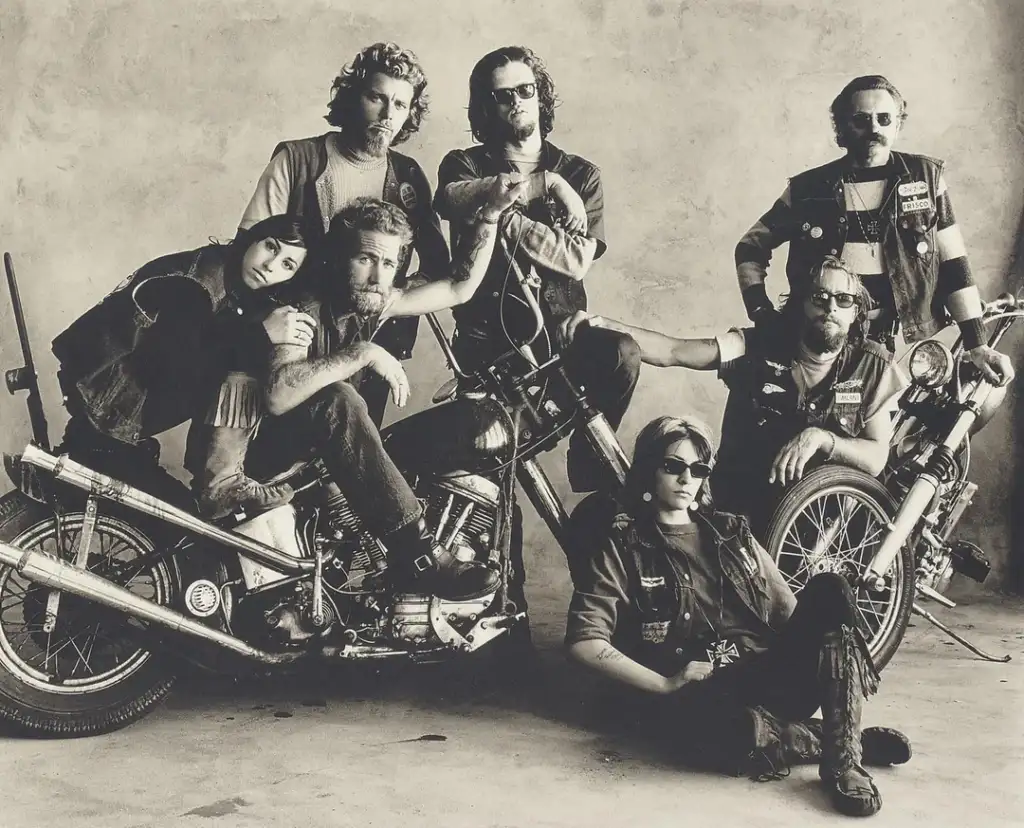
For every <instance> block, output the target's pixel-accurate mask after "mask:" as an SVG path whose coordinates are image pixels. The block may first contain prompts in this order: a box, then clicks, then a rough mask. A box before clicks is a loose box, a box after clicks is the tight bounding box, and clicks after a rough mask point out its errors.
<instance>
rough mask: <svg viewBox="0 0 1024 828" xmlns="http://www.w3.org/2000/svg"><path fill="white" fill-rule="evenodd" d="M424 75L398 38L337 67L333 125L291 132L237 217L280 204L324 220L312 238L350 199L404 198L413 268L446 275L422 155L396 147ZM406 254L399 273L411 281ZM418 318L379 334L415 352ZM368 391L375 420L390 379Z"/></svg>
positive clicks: (392, 346)
mask: <svg viewBox="0 0 1024 828" xmlns="http://www.w3.org/2000/svg"><path fill="white" fill-rule="evenodd" d="M426 87H427V78H426V75H425V74H424V71H423V67H422V66H421V65H420V63H419V59H418V58H417V57H416V55H415V54H414V53H413V52H411V51H409V50H408V49H402V48H400V47H399V46H397V45H396V44H394V43H374V44H373V45H372V46H367V47H366V48H365V49H363V50H362V51H360V52H359V53H358V54H357V55H356V56H355V58H354V59H353V60H352V61H351V62H350V63H349V64H348V65H347V66H345V67H344V68H343V69H342V70H341V74H339V75H338V76H337V77H336V78H335V79H334V85H333V86H332V88H331V92H332V100H331V103H330V107H329V110H328V113H327V115H326V116H325V120H326V121H327V123H329V124H330V125H331V126H332V127H336V128H337V129H335V130H332V131H330V132H327V133H325V134H323V135H319V136H316V137H314V138H303V139H301V140H298V141H285V142H283V143H281V144H278V145H277V147H276V148H275V149H274V153H273V157H272V158H271V160H270V163H269V164H268V166H267V168H266V169H265V170H264V171H263V174H262V175H261V176H260V179H259V181H258V182H257V184H256V192H255V193H253V196H252V199H251V200H250V201H249V206H248V207H246V209H245V213H244V214H243V216H242V221H241V224H240V227H241V228H243V229H244V228H246V227H249V226H251V225H253V224H255V223H256V222H257V221H260V220H261V219H263V218H265V217H267V216H270V215H276V214H278V213H285V212H288V213H291V214H294V215H300V216H305V217H306V218H307V219H308V220H309V223H310V224H311V225H312V226H313V227H314V229H316V230H318V233H319V235H318V236H317V237H316V238H314V239H313V240H312V242H313V243H314V244H315V242H316V241H317V240H318V239H319V238H320V237H322V236H323V233H324V232H326V230H327V228H328V227H329V226H330V223H331V219H333V218H334V216H335V215H337V214H338V212H340V211H341V210H342V209H343V208H344V207H345V206H346V205H348V204H350V203H351V202H352V201H354V200H355V199H357V198H360V197H363V196H367V197H373V198H381V199H383V200H384V201H387V202H390V203H391V204H396V205H397V206H399V207H401V208H402V209H403V210H405V212H406V213H407V214H408V216H409V221H410V223H411V224H412V227H413V231H414V241H413V249H414V250H415V251H416V254H417V256H418V257H419V272H418V273H417V274H416V275H415V276H414V277H412V278H414V279H415V278H416V277H422V279H425V280H428V281H429V280H434V279H444V278H446V276H447V274H448V272H449V270H448V268H449V264H450V259H449V255H448V247H447V245H446V244H445V240H444V236H443V235H442V233H441V224H440V222H439V221H438V218H437V215H436V214H435V213H434V210H433V208H432V206H431V202H432V198H433V194H432V192H431V189H430V184H429V183H428V181H427V177H426V175H424V173H423V170H422V169H421V168H420V165H419V164H417V163H416V161H415V160H413V159H412V158H410V157H409V156H407V155H403V154H401V153H399V152H396V151H395V150H394V149H393V147H394V146H397V145H398V144H401V143H403V142H404V141H407V140H408V139H409V138H410V137H411V136H413V135H414V134H416V133H417V132H418V131H419V128H420V126H421V124H422V122H423V118H424V116H425V115H426V113H427V110H428V105H429V101H428V98H427V92H426ZM409 264H410V259H409V258H408V257H407V258H406V259H405V261H403V262H402V263H401V267H400V269H399V271H398V272H397V273H396V276H395V280H396V284H397V285H398V286H402V285H404V284H405V282H406V279H407V272H408V268H409ZM290 322H291V323H292V325H293V326H294V327H296V328H298V329H300V330H301V331H302V332H303V333H304V335H305V336H306V337H307V341H308V340H309V339H311V338H312V335H313V330H312V328H313V320H312V319H310V318H309V317H308V316H302V315H300V314H299V313H298V312H297V311H296V313H295V314H294V316H293V318H292V319H291V320H290ZM417 325H418V323H417V320H416V319H415V318H402V319H391V320H389V321H387V322H385V323H384V325H383V326H382V327H381V330H380V332H379V333H378V335H377V338H376V342H377V343H378V344H379V345H381V346H382V347H383V348H385V349H386V350H387V351H388V352H389V353H391V354H393V355H394V356H396V357H397V358H398V359H402V360H405V359H409V357H410V356H412V348H413V344H414V343H415V341H416V329H417ZM362 394H363V396H364V397H365V398H366V401H367V405H368V406H369V407H370V414H371V416H372V417H373V420H374V422H376V423H377V424H378V425H379V424H380V422H381V420H382V419H383V417H384V409H385V407H386V405H387V395H388V386H387V384H386V383H385V382H383V381H382V380H379V379H378V378H375V377H374V378H369V379H368V380H367V382H365V383H364V384H363V387H362Z"/></svg>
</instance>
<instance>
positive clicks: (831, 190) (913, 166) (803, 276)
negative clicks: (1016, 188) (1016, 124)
mask: <svg viewBox="0 0 1024 828" xmlns="http://www.w3.org/2000/svg"><path fill="white" fill-rule="evenodd" d="M847 163H848V162H847V161H846V160H845V159H837V160H835V161H832V162H830V163H828V164H825V165H824V166H821V167H816V168H815V169H813V170H807V171H806V172H803V173H800V175H797V176H795V177H794V178H793V179H792V180H791V181H790V197H791V200H792V210H791V212H790V215H789V216H788V221H787V224H788V225H789V226H788V227H785V228H782V227H780V228H778V234H779V237H780V238H788V239H789V243H790V244H789V260H788V262H787V264H786V275H787V277H788V278H789V284H790V286H795V285H798V284H801V283H802V282H805V281H806V280H807V279H808V278H809V277H810V275H811V273H812V272H813V270H814V269H815V268H816V267H817V266H818V265H819V264H820V263H821V261H822V259H823V258H824V257H825V256H826V255H832V256H842V253H843V247H844V245H845V244H846V238H847V232H848V230H849V228H848V227H847V224H846V222H847V219H846V201H845V196H844V190H843V173H844V171H845V170H846V169H847ZM892 163H893V164H894V165H895V166H896V169H897V171H898V176H899V178H898V181H897V182H896V186H895V187H894V188H893V189H892V190H891V191H890V192H889V194H888V197H887V198H886V200H885V202H884V203H883V205H882V219H883V230H882V249H883V251H884V253H885V258H886V261H887V262H888V269H889V279H890V282H891V284H892V291H893V296H894V298H895V300H896V310H897V312H898V314H899V319H900V324H901V326H902V329H903V336H904V338H905V339H906V340H907V341H908V342H915V341H917V340H920V339H926V338H927V337H929V336H932V335H933V334H935V333H937V332H938V331H940V330H941V329H942V328H943V327H945V325H946V324H947V323H946V310H945V306H944V301H943V299H944V297H942V296H941V295H939V293H938V291H937V288H938V282H939V253H938V244H937V239H936V234H937V232H938V231H937V221H938V217H937V213H936V203H937V197H938V188H939V179H940V177H941V174H942V162H941V161H938V160H936V159H934V158H928V157H926V156H923V155H911V154H909V153H900V152H893V153H892ZM925 199H927V202H928V205H929V206H927V207H926V208H925V209H920V207H921V206H922V205H923V204H924V202H925ZM908 207H912V208H914V209H909V210H908V209H907V208H908Z"/></svg>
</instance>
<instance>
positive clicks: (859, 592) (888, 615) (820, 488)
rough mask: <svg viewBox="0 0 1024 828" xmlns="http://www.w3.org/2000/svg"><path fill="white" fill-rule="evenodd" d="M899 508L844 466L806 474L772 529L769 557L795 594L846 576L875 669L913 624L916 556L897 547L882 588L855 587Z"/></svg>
mask: <svg viewBox="0 0 1024 828" xmlns="http://www.w3.org/2000/svg"><path fill="white" fill-rule="evenodd" d="M895 514H896V504H895V503H894V502H893V499H892V497H891V496H890V495H889V493H888V491H886V489H885V487H884V486H883V485H882V484H881V483H879V482H878V480H876V479H875V478H873V477H871V476H870V475H867V474H864V473H863V472H859V471H857V470H855V469H849V468H843V467H841V466H825V467H823V468H820V469H816V470H814V471H813V472H811V473H810V474H808V475H807V476H806V477H805V478H804V479H803V480H801V481H800V482H799V483H798V484H797V485H796V486H794V487H793V488H792V489H791V490H790V491H789V492H788V493H787V494H786V496H785V497H784V498H783V499H782V501H781V502H780V503H779V506H778V508H777V509H776V511H775V514H774V515H773V517H772V520H771V523H770V524H769V527H768V541H767V550H768V554H769V555H771V556H772V558H773V559H774V560H775V562H776V563H777V564H778V566H779V569H780V570H781V571H782V574H783V575H784V576H785V578H786V580H787V581H788V582H789V585H790V586H791V587H792V588H793V591H794V592H799V591H800V590H801V589H803V587H804V586H805V585H806V584H807V582H808V581H809V580H810V579H811V578H812V577H814V576H815V575H818V574H820V573H823V572H834V573H836V574H838V575H842V576H843V577H845V578H846V579H847V580H848V581H849V583H850V585H851V586H852V587H853V589H854V596H855V599H856V607H857V620H858V623H859V625H860V629H861V632H863V633H864V637H865V639H866V640H867V642H868V649H869V650H870V652H871V656H872V658H873V659H874V662H875V666H876V667H877V668H878V669H879V670H881V669H882V668H883V667H884V666H885V665H886V664H888V663H889V660H890V659H891V658H892V657H893V654H894V653H895V652H896V648H897V647H899V645H900V642H901V641H902V640H903V635H904V634H905V633H906V629H907V622H908V621H909V619H910V609H911V604H912V603H913V597H914V559H913V555H912V552H911V550H910V548H909V547H908V546H904V548H903V549H902V550H900V554H899V555H898V556H897V558H896V560H895V561H893V564H892V566H891V567H889V571H888V572H886V573H885V587H884V589H882V590H881V591H877V592H876V591H874V590H868V589H865V588H863V587H858V585H857V584H858V581H859V579H860V576H861V575H862V574H863V572H864V571H865V570H866V569H867V567H868V564H869V563H870V562H871V559H872V558H873V557H874V556H875V553H876V552H877V551H878V547H879V545H880V544H881V541H882V538H883V536H884V534H885V531H886V526H887V525H888V524H889V522H890V521H891V520H892V517H893V516H894V515H895Z"/></svg>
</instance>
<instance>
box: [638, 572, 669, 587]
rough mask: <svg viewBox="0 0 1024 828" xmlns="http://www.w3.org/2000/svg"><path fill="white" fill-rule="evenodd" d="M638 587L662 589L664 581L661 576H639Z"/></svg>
mask: <svg viewBox="0 0 1024 828" xmlns="http://www.w3.org/2000/svg"><path fill="white" fill-rule="evenodd" d="M640 586H642V587H643V588H644V589H655V588H656V587H663V586H665V579H664V578H663V577H662V576H661V575H655V576H654V577H653V578H650V577H647V576H645V575H641V576H640Z"/></svg>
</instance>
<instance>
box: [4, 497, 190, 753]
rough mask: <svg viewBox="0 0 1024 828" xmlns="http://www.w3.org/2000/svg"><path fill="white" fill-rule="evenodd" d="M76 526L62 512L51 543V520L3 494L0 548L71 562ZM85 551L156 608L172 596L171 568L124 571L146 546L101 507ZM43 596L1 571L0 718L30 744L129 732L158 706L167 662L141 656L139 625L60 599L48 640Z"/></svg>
mask: <svg viewBox="0 0 1024 828" xmlns="http://www.w3.org/2000/svg"><path fill="white" fill-rule="evenodd" d="M84 517H85V516H84V514H83V513H82V512H65V513H63V517H62V532H61V540H60V541H58V538H57V529H56V526H57V522H56V520H55V518H54V514H53V511H52V510H51V509H50V508H49V507H48V506H45V505H43V504H40V503H38V502H36V501H34V500H30V499H29V498H27V497H25V496H24V495H23V494H21V493H20V492H17V491H15V492H10V493H9V494H7V495H5V496H4V497H2V498H0V540H2V541H3V542H4V543H8V544H10V545H12V546H16V547H20V548H29V549H34V550H37V551H43V552H47V553H49V554H51V555H60V556H61V557H63V558H64V559H65V560H73V559H74V557H75V554H76V551H77V542H78V537H79V536H80V533H81V527H82V523H83V520H84ZM90 548H91V550H92V551H91V552H90V557H89V563H88V569H89V570H90V571H93V572H95V573H97V574H101V575H104V576H105V577H107V578H109V579H110V580H112V581H114V582H117V583H119V584H120V585H121V586H127V587H128V588H130V589H132V591H134V592H137V593H139V594H144V595H145V596H146V597H148V598H150V599H151V600H155V601H158V602H159V603H161V604H170V603H171V601H172V600H173V598H174V597H175V595H176V594H177V592H178V589H179V588H178V584H177V581H176V578H175V575H174V571H173V566H172V565H171V564H170V563H168V562H167V561H157V562H155V563H153V564H151V565H149V566H143V567H138V566H137V565H133V564H132V560H134V559H138V558H139V557H141V556H144V555H146V554H148V553H150V552H152V550H153V548H154V544H153V541H152V540H150V538H149V537H148V536H147V535H145V534H144V533H143V532H142V531H140V530H139V529H138V527H136V526H133V525H132V524H131V523H129V522H127V521H126V520H125V519H124V517H123V515H118V514H109V513H104V510H103V505H102V504H101V505H100V509H99V515H98V517H97V521H96V526H95V530H94V534H93V538H92V543H91V547H90ZM51 592H52V590H50V589H48V588H46V587H42V586H40V585H38V584H34V583H32V582H31V581H29V580H28V579H27V578H24V577H23V576H22V575H20V574H19V573H18V572H17V571H16V570H15V569H14V568H12V567H9V566H3V565H0V719H4V720H6V721H7V722H9V723H11V724H13V725H14V726H15V727H16V728H17V729H18V730H20V731H22V732H23V733H26V734H28V735H36V736H51V737H62V738H68V737H78V736H92V735H97V734H100V733H108V732H110V731H113V730H118V729H120V728H122V727H125V726H126V725H128V724H131V723H132V722H134V721H136V720H137V719H139V718H141V717H142V716H144V715H146V714H147V713H148V712H149V711H150V710H152V709H153V708H154V707H155V706H156V705H157V704H159V702H160V701H162V700H163V699H164V697H165V696H166V695H167V693H168V692H169V691H170V689H171V687H172V686H173V684H174V679H175V676H174V673H173V671H172V669H171V665H172V662H171V661H170V660H169V659H167V658H164V657H163V656H162V654H160V653H155V652H151V651H150V650H149V649H147V641H148V639H149V636H148V631H147V627H146V625H144V624H143V623H142V622H140V621H138V620H136V619H133V618H130V617H129V616H127V615H125V614H123V613H118V612H117V611H115V610H112V609H107V608H105V607H102V606H100V605H98V604H95V603H93V602H90V601H88V600H86V599H84V598H80V597H78V596H75V595H72V594H71V593H68V592H61V593H60V604H59V608H58V612H57V617H56V622H55V623H56V626H55V627H54V629H53V630H51V631H50V632H46V631H45V630H44V626H43V623H42V622H43V621H44V620H45V618H46V613H47V608H48V597H49V595H50V593H51ZM33 650H34V651H35V653H34V654H33ZM40 653H41V654H42V660H41V661H40ZM119 656H123V657H119Z"/></svg>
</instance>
